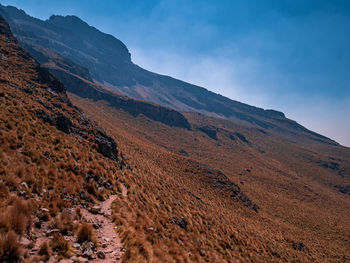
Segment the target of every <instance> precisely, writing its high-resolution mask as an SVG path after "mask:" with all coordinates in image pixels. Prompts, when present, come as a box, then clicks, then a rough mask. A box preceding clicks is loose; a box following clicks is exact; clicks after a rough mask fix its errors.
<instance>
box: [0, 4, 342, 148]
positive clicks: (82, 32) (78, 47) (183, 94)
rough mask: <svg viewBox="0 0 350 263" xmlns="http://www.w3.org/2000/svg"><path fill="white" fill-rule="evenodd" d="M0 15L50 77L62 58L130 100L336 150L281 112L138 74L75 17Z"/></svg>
mask: <svg viewBox="0 0 350 263" xmlns="http://www.w3.org/2000/svg"><path fill="white" fill-rule="evenodd" d="M0 10H2V11H1V12H2V14H3V15H4V16H5V17H6V16H7V19H8V21H9V24H10V26H11V28H12V30H13V32H14V34H15V35H16V37H17V38H18V40H19V41H20V43H21V44H22V45H23V46H24V47H25V48H26V49H28V50H30V51H31V53H32V54H33V56H34V57H35V58H36V59H37V60H38V61H39V62H40V63H42V64H44V65H45V66H47V67H48V68H51V69H54V70H55V72H53V73H54V74H60V73H58V72H57V64H59V62H58V63H57V62H56V59H55V58H53V57H52V56H54V57H57V56H60V57H63V59H59V60H61V61H62V60H66V61H67V60H68V61H69V63H68V64H72V63H73V64H76V65H79V66H74V67H70V68H69V69H68V68H67V67H66V68H65V71H67V70H68V71H70V73H72V74H74V75H78V76H79V77H81V78H83V79H85V80H87V81H88V82H90V83H91V81H93V82H94V83H95V84H98V85H99V86H103V87H104V88H105V89H109V90H112V91H116V92H118V93H122V94H124V95H127V96H129V97H131V98H136V99H141V100H145V101H149V102H153V103H156V104H158V105H161V106H165V107H168V108H172V109H175V110H178V111H195V112H199V113H202V114H205V115H208V116H213V117H220V118H226V119H229V120H232V121H235V122H236V123H240V124H242V125H249V126H253V127H258V128H262V129H267V130H269V131H271V132H273V133H275V134H278V135H279V136H281V137H283V138H284V139H288V140H290V141H294V142H298V141H303V142H309V143H314V142H315V141H322V142H324V143H328V144H332V145H337V143H336V142H334V141H332V140H330V139H328V138H326V137H324V136H322V135H319V134H317V133H314V132H312V131H309V130H308V129H306V128H305V127H303V126H301V125H299V124H298V123H297V122H295V121H292V120H289V119H288V118H286V117H285V116H284V114H283V113H281V112H278V111H275V110H264V109H261V108H257V107H253V106H249V105H247V104H243V103H240V102H237V101H233V100H230V99H228V98H226V97H224V96H221V95H219V94H215V93H213V92H210V91H208V90H206V89H205V88H202V87H199V86H195V85H192V84H189V83H186V82H183V81H180V80H177V79H174V78H171V77H169V76H163V75H159V74H156V73H153V72H149V71H147V70H145V69H142V68H141V67H139V66H137V65H135V64H134V63H133V62H132V61H131V55H130V52H129V51H128V49H127V47H126V46H125V45H124V44H123V43H122V42H121V41H120V40H118V39H116V38H115V37H113V36H111V35H108V34H105V33H102V32H100V31H99V30H97V29H96V28H94V27H92V26H89V25H88V24H87V23H86V22H84V21H82V20H81V19H80V18H78V17H75V16H57V15H53V16H51V17H50V18H49V19H48V20H45V21H42V20H39V19H36V18H33V17H30V16H29V15H27V14H26V13H25V12H24V11H22V10H18V9H17V8H15V7H11V6H7V7H4V6H1V8H0ZM52 53H55V55H52ZM58 54H59V55H58ZM48 56H49V57H50V56H51V58H50V59H49V58H48ZM61 64H62V63H61ZM78 68H79V70H77V69H78ZM61 72H62V70H61ZM56 76H58V75H56ZM65 80H66V79H65ZM66 84H67V83H66ZM67 86H68V87H69V86H72V85H67ZM72 92H76V91H74V90H72Z"/></svg>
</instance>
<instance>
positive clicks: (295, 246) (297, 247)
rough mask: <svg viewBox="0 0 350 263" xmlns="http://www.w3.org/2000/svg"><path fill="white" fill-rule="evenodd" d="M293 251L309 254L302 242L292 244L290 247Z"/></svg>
mask: <svg viewBox="0 0 350 263" xmlns="http://www.w3.org/2000/svg"><path fill="white" fill-rule="evenodd" d="M292 247H293V249H295V250H299V251H303V252H307V253H308V252H309V249H308V247H307V246H305V244H304V243H303V242H293V245H292Z"/></svg>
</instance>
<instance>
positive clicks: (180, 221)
mask: <svg viewBox="0 0 350 263" xmlns="http://www.w3.org/2000/svg"><path fill="white" fill-rule="evenodd" d="M171 222H172V223H173V224H175V225H178V226H179V227H181V228H183V229H185V230H186V229H187V225H188V222H187V219H186V218H184V217H176V216H174V217H173V218H172V220H171Z"/></svg>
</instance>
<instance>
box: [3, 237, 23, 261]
mask: <svg viewBox="0 0 350 263" xmlns="http://www.w3.org/2000/svg"><path fill="white" fill-rule="evenodd" d="M22 254H23V252H22V248H21V245H20V244H19V243H18V241H17V236H16V234H15V233H14V232H13V231H10V232H8V233H6V234H0V262H7V263H12V262H18V261H20V259H21V257H22Z"/></svg>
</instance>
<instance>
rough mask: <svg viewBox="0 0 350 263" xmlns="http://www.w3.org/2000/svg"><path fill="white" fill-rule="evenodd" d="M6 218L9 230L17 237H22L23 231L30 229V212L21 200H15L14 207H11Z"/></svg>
mask: <svg viewBox="0 0 350 263" xmlns="http://www.w3.org/2000/svg"><path fill="white" fill-rule="evenodd" d="M8 216H9V224H10V227H11V229H12V230H13V231H15V232H16V233H17V234H18V235H23V234H24V231H25V230H29V229H30V225H31V215H30V210H29V208H28V206H27V204H26V203H25V202H24V201H23V200H21V199H16V200H15V202H14V205H13V207H11V209H10V211H9V215H8Z"/></svg>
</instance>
